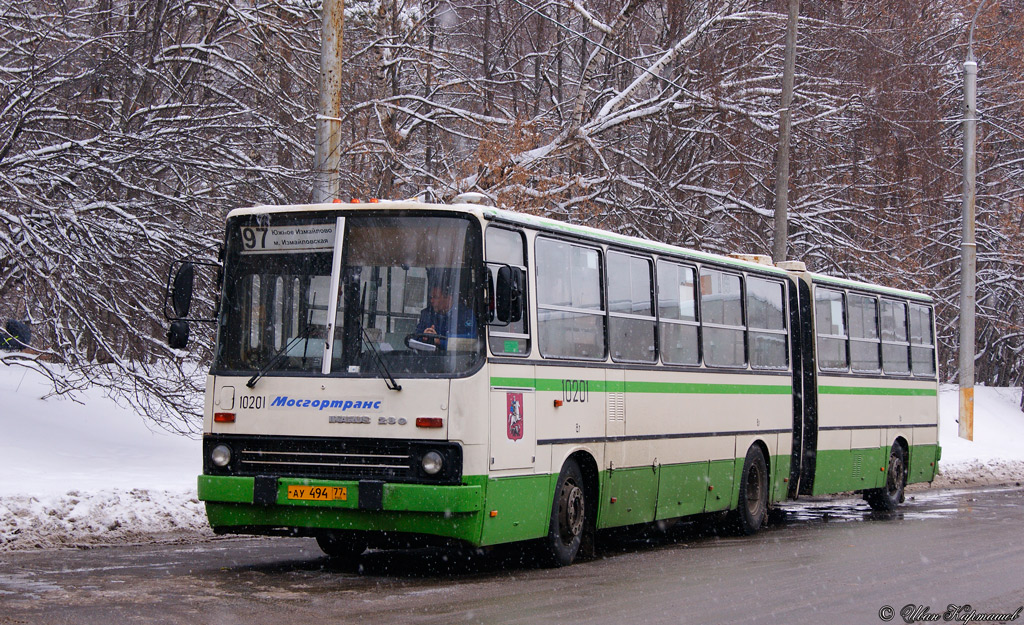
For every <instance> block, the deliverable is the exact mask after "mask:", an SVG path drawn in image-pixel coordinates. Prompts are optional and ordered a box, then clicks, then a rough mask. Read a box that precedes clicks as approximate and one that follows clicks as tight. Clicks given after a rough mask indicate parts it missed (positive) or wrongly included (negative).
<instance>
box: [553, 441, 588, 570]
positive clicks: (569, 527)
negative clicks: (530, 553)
mask: <svg viewBox="0 0 1024 625" xmlns="http://www.w3.org/2000/svg"><path fill="white" fill-rule="evenodd" d="M553 499H554V500H553V501H552V503H551V523H550V525H549V529H548V537H547V538H546V539H545V540H544V554H543V555H544V560H545V562H546V563H547V564H548V565H549V566H552V567H559V566H567V565H569V564H572V563H573V560H575V559H576V554H578V553H579V550H580V544H581V543H582V542H583V533H584V531H585V529H586V526H587V514H588V508H587V500H586V497H585V493H584V490H583V473H582V472H581V471H580V467H579V465H578V464H576V461H575V460H572V459H570V460H567V461H566V463H565V465H564V466H563V467H562V472H561V473H559V474H558V483H557V484H556V485H555V496H554V498H553Z"/></svg>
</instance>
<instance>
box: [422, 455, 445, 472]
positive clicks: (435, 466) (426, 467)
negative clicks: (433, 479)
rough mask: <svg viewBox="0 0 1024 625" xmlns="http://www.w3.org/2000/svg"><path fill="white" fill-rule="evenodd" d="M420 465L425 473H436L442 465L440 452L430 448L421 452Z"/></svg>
mask: <svg viewBox="0 0 1024 625" xmlns="http://www.w3.org/2000/svg"><path fill="white" fill-rule="evenodd" d="M420 465H421V466H422V467H423V472H424V473H426V474H427V475H437V474H438V473H440V472H441V469H442V468H443V467H444V458H443V457H441V454H439V453H437V452H436V451H433V450H431V451H428V452H427V453H425V454H423V459H422V460H421V461H420Z"/></svg>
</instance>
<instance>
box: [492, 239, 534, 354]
mask: <svg viewBox="0 0 1024 625" xmlns="http://www.w3.org/2000/svg"><path fill="white" fill-rule="evenodd" d="M484 237H485V238H484V244H485V245H486V246H487V250H486V251H487V261H488V262H491V263H500V264H503V265H511V266H513V267H519V268H520V269H522V270H523V279H524V280H529V277H528V274H527V272H526V241H525V238H524V237H523V233H522V232H516V231H513V230H506V229H505V228H499V227H496V226H489V227H488V228H487V233H486V234H485V235H484ZM489 268H490V272H491V281H492V282H494V281H496V280H497V272H498V266H497V265H489ZM526 291H527V292H528V291H529V289H526ZM522 297H523V302H524V309H523V317H522V319H520V320H519V321H514V322H512V323H510V324H509V325H507V326H497V325H496V326H489V327H488V335H487V342H488V345H489V346H490V348H491V353H492V354H494V355H495V356H526V355H528V354H529V353H530V334H529V318H530V312H529V311H530V307H529V301H528V299H527V293H526V292H524V293H523V294H522Z"/></svg>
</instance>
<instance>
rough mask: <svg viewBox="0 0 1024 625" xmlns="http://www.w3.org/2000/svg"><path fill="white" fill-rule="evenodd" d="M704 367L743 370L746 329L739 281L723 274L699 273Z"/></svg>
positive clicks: (741, 287)
mask: <svg viewBox="0 0 1024 625" xmlns="http://www.w3.org/2000/svg"><path fill="white" fill-rule="evenodd" d="M700 310H701V315H702V316H703V319H702V320H701V328H702V330H701V331H702V332H703V339H704V345H703V348H704V349H703V351H704V364H706V365H708V366H709V367H745V366H746V364H747V358H746V340H745V335H746V327H745V326H744V323H743V278H742V277H740V276H738V275H736V274H733V273H726V272H724V271H718V270H716V269H708V268H707V267H704V268H701V270H700Z"/></svg>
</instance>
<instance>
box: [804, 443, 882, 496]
mask: <svg viewBox="0 0 1024 625" xmlns="http://www.w3.org/2000/svg"><path fill="white" fill-rule="evenodd" d="M888 464H889V448H888V447H885V448H881V447H879V448H873V449H839V450H834V449H826V450H820V451H818V457H817V460H816V462H815V468H814V494H815V495H827V494H830V493H842V492H847V491H853V490H864V489H865V488H878V487H879V486H880V485H881V484H882V483H884V481H885V472H884V471H883V470H882V469H883V468H886V467H887V466H888Z"/></svg>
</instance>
